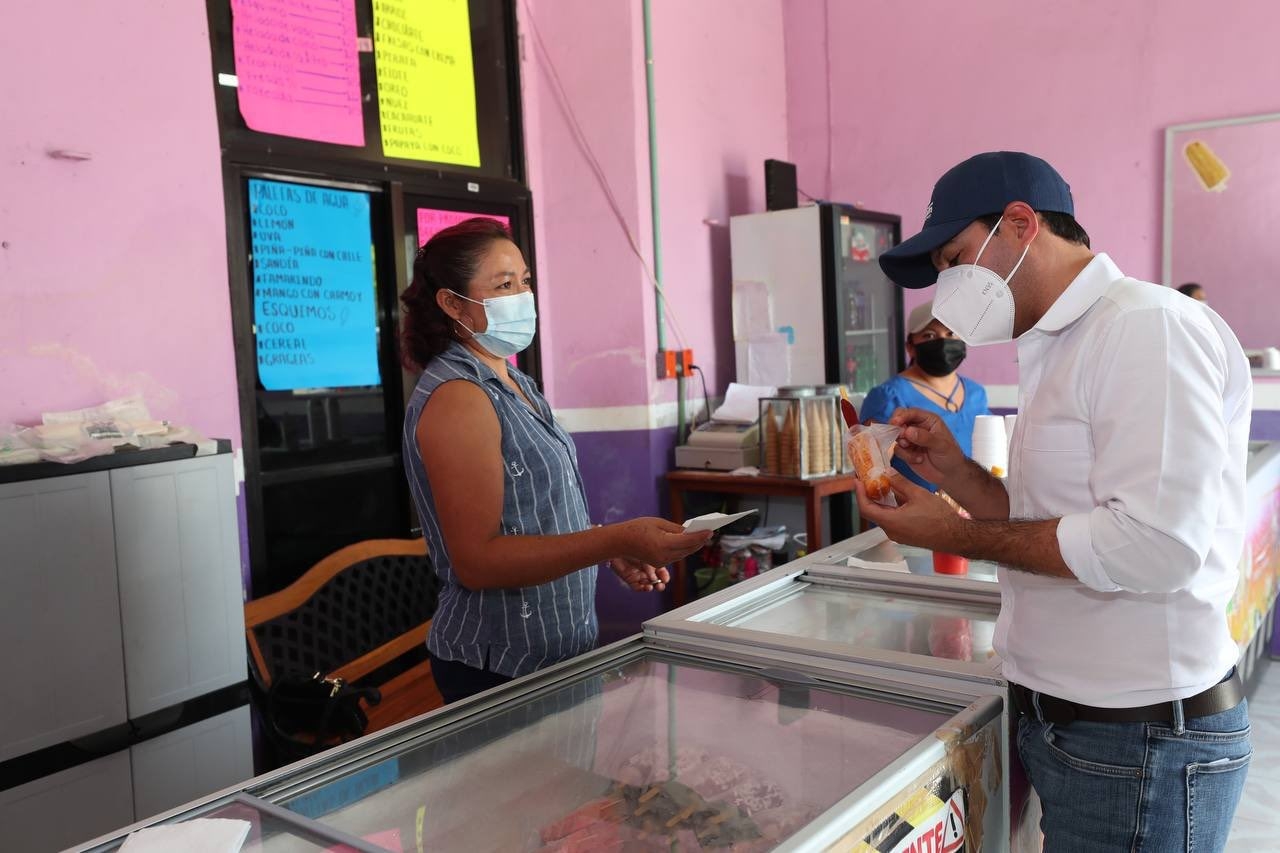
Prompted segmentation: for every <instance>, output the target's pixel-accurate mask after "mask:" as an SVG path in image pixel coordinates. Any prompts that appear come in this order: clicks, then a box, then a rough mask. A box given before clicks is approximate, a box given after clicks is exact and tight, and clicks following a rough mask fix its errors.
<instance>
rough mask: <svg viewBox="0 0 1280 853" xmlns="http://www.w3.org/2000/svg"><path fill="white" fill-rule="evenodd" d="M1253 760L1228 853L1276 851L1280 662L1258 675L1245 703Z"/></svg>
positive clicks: (1279, 839) (1279, 838) (1279, 834)
mask: <svg viewBox="0 0 1280 853" xmlns="http://www.w3.org/2000/svg"><path fill="white" fill-rule="evenodd" d="M1249 724H1250V725H1251V726H1252V727H1253V761H1252V762H1251V763H1250V764H1249V781H1248V782H1247V783H1245V789H1244V798H1243V799H1242V800H1241V801H1240V806H1239V808H1238V809H1236V820H1235V823H1234V824H1232V826H1231V839H1230V841H1229V842H1228V843H1227V850H1228V851H1229V853H1244V851H1249V853H1253V851H1257V850H1276V849H1280V661H1274V662H1272V663H1271V665H1270V666H1269V667H1268V668H1267V671H1266V672H1264V673H1263V674H1262V681H1261V683H1259V685H1258V689H1257V691H1256V692H1255V693H1254V695H1253V698H1252V699H1251V701H1250V702H1249Z"/></svg>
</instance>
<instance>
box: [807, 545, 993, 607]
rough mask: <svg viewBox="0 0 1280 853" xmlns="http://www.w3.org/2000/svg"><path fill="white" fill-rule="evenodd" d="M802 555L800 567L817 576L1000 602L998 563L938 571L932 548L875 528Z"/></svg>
mask: <svg viewBox="0 0 1280 853" xmlns="http://www.w3.org/2000/svg"><path fill="white" fill-rule="evenodd" d="M801 559H802V561H803V565H804V567H805V570H806V571H807V572H808V573H809V574H810V575H813V576H816V577H831V578H837V579H844V580H849V581H855V582H857V583H859V584H862V585H864V586H869V587H874V588H877V589H884V590H899V591H904V592H906V593H907V594H910V595H936V594H941V595H942V596H944V597H945V596H949V595H953V594H961V595H965V596H979V597H983V598H987V599H989V600H991V601H993V602H998V601H999V600H1000V587H999V576H998V570H999V566H998V565H996V564H995V563H989V562H986V561H983V560H970V561H969V571H968V572H967V573H966V574H964V575H945V574H938V573H937V572H935V571H934V570H933V552H932V551H929V550H927V549H924V548H915V547H912V546H910V545H902V544H899V543H897V542H894V541H892V540H890V539H889V538H888V537H887V536H886V535H885V533H884V531H883V530H881V529H879V528H875V529H873V530H868V531H867V532H865V533H860V534H858V535H857V536H854V537H852V538H850V539H845V540H844V541H842V542H836V543H834V544H832V545H829V546H827V547H826V548H823V549H822V550H820V551H815V552H814V553H812V554H808V555H806V556H805V557H803V558H801Z"/></svg>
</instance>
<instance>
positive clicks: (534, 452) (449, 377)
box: [402, 218, 710, 702]
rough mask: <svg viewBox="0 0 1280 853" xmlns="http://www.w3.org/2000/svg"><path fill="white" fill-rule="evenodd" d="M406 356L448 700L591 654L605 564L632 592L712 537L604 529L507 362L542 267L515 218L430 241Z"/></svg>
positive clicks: (414, 292)
mask: <svg viewBox="0 0 1280 853" xmlns="http://www.w3.org/2000/svg"><path fill="white" fill-rule="evenodd" d="M402 299H403V302H404V309H405V310H404V328H403V332H402V338H403V352H404V356H405V361H406V364H407V365H408V366H410V367H411V368H414V369H421V370H422V371H423V372H422V376H421V378H420V379H419V380H418V384H417V387H416V388H415V389H414V392H413V395H412V397H411V398H410V399H409V403H408V406H407V412H406V414H405V428H404V460H405V473H406V476H407V477H408V480H409V487H410V490H411V491H412V493H413V500H414V505H415V507H416V508H417V511H418V516H419V518H420V519H421V521H422V529H423V534H424V536H425V537H426V542H427V549H428V553H429V554H430V556H431V560H432V563H433V564H434V565H435V570H436V573H437V574H438V575H439V576H440V581H441V593H440V604H439V607H438V609H437V610H436V613H435V616H434V617H433V619H432V623H431V632H430V635H429V637H428V639H427V650H428V652H429V653H430V656H431V666H432V672H433V674H434V676H435V679H436V683H437V685H438V686H439V688H440V692H441V694H442V695H443V696H444V698H445V700H446V701H450V702H452V701H456V700H458V699H461V698H464V697H466V696H470V695H472V694H474V693H478V692H480V691H482V690H486V689H488V688H490V687H494V686H496V685H498V684H501V683H503V682H505V681H508V680H510V679H512V678H517V677H519V676H522V675H526V674H528V673H530V672H533V671H535V670H537V669H540V668H542V667H544V666H549V665H551V664H553V663H557V662H559V661H563V660H567V659H569V658H571V657H574V656H576V655H579V654H582V653H583V652H585V651H588V650H590V649H592V648H593V647H594V646H595V644H596V639H597V635H598V624H597V622H596V614H595V587H596V566H597V565H598V564H600V563H604V562H607V563H608V564H609V565H610V566H611V567H612V570H613V571H614V572H615V573H616V574H617V575H618V576H619V577H620V578H621V579H622V580H623V581H624V582H626V583H627V584H628V585H629V586H630V587H631V588H632V589H633V590H636V591H637V592H650V591H654V590H662V589H663V588H665V586H666V584H667V582H668V581H669V580H670V576H669V575H668V573H667V570H666V569H665V568H663V567H664V566H666V565H668V564H669V563H671V562H674V561H675V560H678V559H680V558H682V557H685V556H687V555H689V554H691V553H693V552H694V551H696V550H698V549H699V548H701V547H702V546H703V545H704V544H705V543H706V541H707V539H708V538H709V535H710V534H707V533H696V534H687V533H685V532H684V531H683V529H682V528H681V527H680V526H679V525H677V524H674V523H672V522H670V521H666V520H664V519H660V518H637V519H633V520H631V521H626V522H622V523H619V524H611V525H607V526H604V527H593V526H592V524H591V523H590V521H589V517H588V515H587V502H586V495H585V493H584V490H583V486H582V477H581V475H580V474H579V472H578V456H577V452H576V450H575V449H574V445H573V439H572V438H570V437H569V434H568V433H566V432H565V431H564V430H563V429H561V428H560V426H559V425H558V424H557V423H556V421H555V419H554V418H553V417H552V414H551V408H550V406H548V405H547V401H546V400H545V399H543V397H542V395H541V394H539V393H538V389H537V388H536V387H535V386H534V384H533V382H532V381H531V380H530V379H529V377H527V376H525V375H524V374H523V373H521V372H520V371H519V370H517V369H515V367H513V366H512V365H511V364H510V363H509V361H508V359H509V358H510V357H511V356H513V355H515V354H516V353H518V352H520V351H522V350H523V349H525V348H526V347H528V345H529V343H530V342H531V341H532V339H533V333H534V329H535V318H536V312H535V309H534V300H533V291H532V283H531V275H530V272H529V269H528V267H527V266H526V265H525V262H524V256H523V255H522V254H521V253H520V249H519V248H518V247H517V246H516V245H515V243H514V242H512V240H511V235H510V233H509V232H508V231H507V229H506V228H505V227H503V226H502V225H501V224H499V223H497V222H496V221H494V220H492V219H484V218H476V219H469V220H467V221H465V222H462V223H459V224H458V225H455V226H453V227H452V228H448V229H445V230H444V231H441V232H440V233H439V234H437V235H435V236H434V237H432V238H431V240H429V241H428V242H427V243H426V245H424V246H423V247H422V248H421V249H420V250H419V251H418V256H417V259H416V260H415V262H414V266H413V283H412V284H411V285H410V286H409V288H408V289H407V290H406V291H405V293H404V295H403V297H402Z"/></svg>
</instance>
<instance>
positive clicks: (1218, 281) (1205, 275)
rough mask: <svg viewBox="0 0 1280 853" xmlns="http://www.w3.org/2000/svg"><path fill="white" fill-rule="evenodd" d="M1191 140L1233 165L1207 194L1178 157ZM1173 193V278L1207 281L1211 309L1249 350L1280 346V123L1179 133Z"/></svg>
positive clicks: (1174, 164)
mask: <svg viewBox="0 0 1280 853" xmlns="http://www.w3.org/2000/svg"><path fill="white" fill-rule="evenodd" d="M1192 140H1199V141H1202V142H1204V143H1206V144H1207V145H1208V146H1209V147H1210V148H1211V149H1212V150H1213V152H1214V153H1215V154H1217V155H1218V157H1219V158H1221V159H1222V161H1223V163H1225V164H1226V166H1227V168H1228V169H1230V170H1231V177H1230V179H1228V181H1227V184H1226V189H1224V190H1222V191H1221V192H1209V191H1207V190H1205V189H1204V186H1203V185H1202V184H1201V183H1200V181H1199V179H1197V178H1196V175H1195V172H1193V171H1192V169H1191V166H1190V165H1189V164H1188V163H1187V161H1186V158H1185V157H1183V154H1182V149H1183V146H1185V145H1186V143H1188V142H1190V141H1192ZM1173 198H1174V206H1173V227H1174V232H1173V280H1172V282H1171V283H1172V284H1173V285H1174V286H1175V287H1176V286H1177V285H1179V284H1181V283H1183V282H1187V281H1195V282H1199V283H1200V284H1202V285H1204V287H1205V292H1206V295H1207V296H1208V298H1209V300H1210V303H1211V304H1212V305H1213V307H1214V309H1215V310H1216V311H1218V313H1220V314H1221V315H1222V316H1223V318H1224V319H1225V320H1226V321H1227V322H1228V323H1230V324H1231V328H1232V329H1233V330H1234V331H1235V333H1236V336H1237V337H1239V338H1240V342H1241V343H1243V344H1244V345H1245V346H1246V347H1251V348H1261V347H1268V346H1274V345H1276V344H1277V343H1280V329H1277V328H1276V323H1275V305H1276V299H1277V294H1276V278H1277V271H1278V270H1280V241H1277V240H1276V237H1275V223H1276V221H1277V220H1280V120H1277V121H1270V122H1266V123H1262V124H1247V125H1235V126H1231V127H1215V128H1209V129H1206V130H1191V131H1184V132H1181V133H1179V134H1177V136H1176V141H1175V145H1174V162H1173Z"/></svg>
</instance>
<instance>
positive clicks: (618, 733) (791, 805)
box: [79, 631, 1006, 853]
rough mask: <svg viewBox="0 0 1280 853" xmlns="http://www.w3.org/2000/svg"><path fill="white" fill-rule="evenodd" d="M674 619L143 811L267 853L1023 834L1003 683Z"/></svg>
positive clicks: (936, 843)
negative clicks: (690, 627)
mask: <svg viewBox="0 0 1280 853" xmlns="http://www.w3.org/2000/svg"><path fill="white" fill-rule="evenodd" d="M657 633H658V635H655V636H636V637H633V638H631V639H629V640H624V641H622V642H620V643H617V644H614V645H612V646H608V647H606V648H603V649H600V650H598V651H596V652H593V653H590V654H588V655H584V656H582V657H580V658H577V659H575V660H573V661H570V662H568V663H565V664H562V665H559V666H556V667H553V668H550V669H547V670H544V671H542V672H539V673H535V674H533V675H531V676H528V677H526V678H523V679H520V680H518V681H515V682H512V683H511V684H508V685H505V686H503V687H500V688H497V689H495V690H492V691H489V692H488V693H485V694H482V695H480V696H477V697H474V698H473V699H471V700H468V701H467V702H463V703H458V704H456V705H451V706H448V707H446V708H443V709H441V710H439V711H436V712H433V713H431V714H428V715H425V716H423V717H419V718H417V719H415V720H412V721H409V722H406V723H403V724H401V725H399V726H397V727H395V728H392V729H388V730H386V731H384V732H379V733H376V734H373V735H369V736H367V737H365V738H362V739H360V740H358V741H355V742H353V743H351V744H347V745H345V746H342V747H338V748H336V749H333V750H330V751H329V752H326V753H324V754H322V755H319V756H316V757H315V758H312V759H309V760H307V761H305V762H301V763H298V764H295V765H292V766H290V767H287V768H283V769H281V770H279V771H276V772H275V773H272V774H269V775H266V776H263V777H259V778H257V779H254V780H251V781H249V782H247V783H245V784H244V785H243V786H240V787H237V788H236V789H233V790H227V791H223V792H221V793H219V794H216V795H213V796H211V797H209V798H206V799H205V800H203V801H199V802H196V803H192V804H189V805H188V806H184V807H182V808H180V809H176V810H174V811H172V812H169V813H167V814H165V815H161V816H159V817H157V818H155V819H153V820H150V821H145V822H144V823H143V824H140V825H138V826H136V827H131V828H130V829H138V828H142V827H146V826H154V825H158V824H166V825H167V826H166V827H165V828H164V831H166V832H169V831H174V830H176V831H179V832H181V831H187V830H190V831H194V832H199V831H201V828H202V826H208V825H207V824H205V825H202V824H192V823H191V822H192V821H194V820H196V819H207V818H224V819H233V820H239V821H243V822H244V823H243V824H241V825H240V826H242V827H244V828H246V829H247V831H248V833H249V834H248V840H247V841H246V843H245V846H244V848H243V849H245V850H251V851H255V850H263V851H266V850H271V851H275V850H280V851H293V850H324V849H355V850H391V851H419V850H423V851H425V850H433V851H441V850H443V851H452V850H466V851H487V850H496V851H547V853H550V851H560V853H569V851H587V850H590V851H608V850H618V851H621V850H627V851H632V850H634V851H644V850H663V851H670V850H682V851H685V850H688V851H696V850H725V851H758V850H759V851H763V850H796V851H799V850H829V849H840V850H853V849H858V850H864V849H870V850H885V851H887V850H907V849H911V850H917V849H921V850H924V849H927V850H935V851H943V850H947V851H958V850H965V851H977V850H995V849H1004V833H1005V825H1006V824H1005V820H1006V819H1005V817H1004V814H1003V811H1002V808H1001V803H1002V802H1004V800H1005V799H1006V794H1005V791H1004V786H1005V783H1006V780H1005V777H1004V775H1003V772H1002V768H1003V766H1004V760H1003V749H1004V738H1003V737H1002V734H1003V732H1002V726H1003V715H1002V710H1003V707H1002V701H1001V698H1000V697H999V696H998V695H984V694H983V693H981V692H980V691H979V692H975V691H969V690H965V689H959V690H953V689H949V688H947V687H946V686H934V687H928V686H926V685H922V684H920V683H917V681H916V680H915V679H913V678H910V677H901V676H899V675H898V674H896V673H895V672H893V671H891V670H887V669H885V670H881V671H877V672H870V671H869V672H867V673H865V674H859V673H857V672H855V671H853V670H850V669H847V668H842V667H840V666H832V665H830V663H831V662H830V661H828V660H825V659H823V658H821V657H814V658H810V659H805V658H802V657H796V658H795V659H784V658H781V657H778V656H772V655H761V654H757V653H755V652H754V651H753V650H752V649H751V648H750V647H748V646H742V647H735V648H731V649H729V650H727V651H725V652H720V651H717V650H716V649H714V648H710V647H707V646H705V645H704V644H701V643H697V642H694V643H687V642H683V641H682V640H681V638H680V637H678V636H660V635H662V632H661V631H658V632H657ZM128 831H129V830H121V831H120V832H118V833H114V834H112V835H111V836H106V837H103V838H101V839H98V840H96V841H94V842H91V843H89V844H87V845H85V846H83V847H81V848H79V849H81V850H102V851H105V850H113V849H116V848H117V847H118V846H119V845H120V844H121V843H122V842H123V841H124V840H125V837H126V835H127V832H128ZM863 845H865V846H863ZM922 845H925V846H922Z"/></svg>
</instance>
